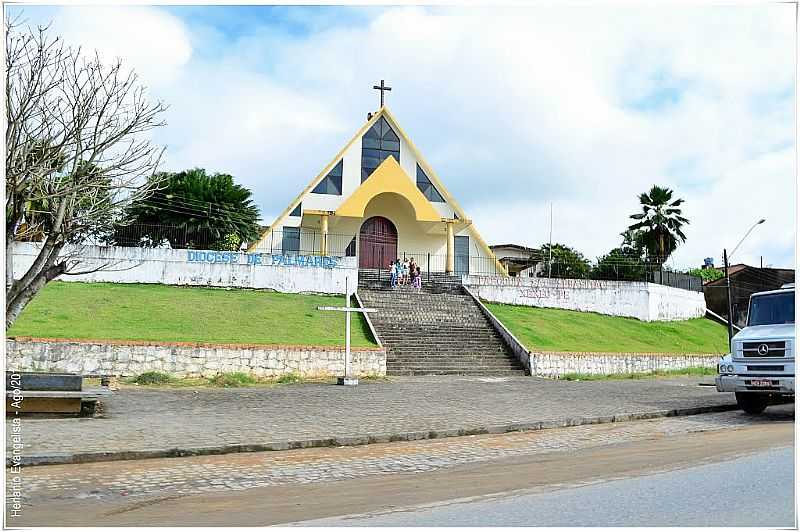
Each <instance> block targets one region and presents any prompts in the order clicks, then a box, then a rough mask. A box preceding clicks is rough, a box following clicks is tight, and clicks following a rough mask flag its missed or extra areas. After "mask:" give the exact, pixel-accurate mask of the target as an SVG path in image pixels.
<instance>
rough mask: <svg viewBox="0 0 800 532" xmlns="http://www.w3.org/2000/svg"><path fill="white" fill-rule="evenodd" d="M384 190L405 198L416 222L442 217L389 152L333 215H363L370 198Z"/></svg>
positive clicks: (438, 219) (431, 220)
mask: <svg viewBox="0 0 800 532" xmlns="http://www.w3.org/2000/svg"><path fill="white" fill-rule="evenodd" d="M387 192H394V193H395V194H399V195H400V196H402V197H404V198H405V199H407V200H408V202H409V203H411V206H412V207H413V208H414V215H415V217H416V220H417V221H418V222H439V221H441V219H442V215H441V214H439V212H438V211H437V210H436V209H435V208H434V206H433V205H431V202H430V201H428V198H426V197H425V196H424V195H423V194H422V192H420V191H419V189H418V188H417V187H416V185H414V183H413V182H412V181H411V179H409V177H408V174H406V173H405V172H404V171H403V169H402V168H400V164H399V163H398V162H397V161H395V159H394V157H392V156H391V155H390V156H389V157H387V158H386V159H384V160H383V162H382V163H381V164H380V165H379V166H378V168H376V169H375V171H374V172H372V174H371V175H370V176H369V177H368V178H367V180H366V181H364V182H363V183H361V186H359V187H358V188H357V189H356V191H355V192H353V193H352V194H351V195H350V197H349V198H347V199H346V200H345V201H344V202H343V203H342V204H341V205H339V208H338V209H336V213H335V214H336V216H347V217H351V218H363V217H364V211H365V210H366V208H367V204H369V202H370V201H371V200H372V198H374V197H375V196H377V195H379V194H384V193H387Z"/></svg>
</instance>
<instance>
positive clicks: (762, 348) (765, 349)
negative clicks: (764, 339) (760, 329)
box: [758, 344, 769, 357]
mask: <svg viewBox="0 0 800 532" xmlns="http://www.w3.org/2000/svg"><path fill="white" fill-rule="evenodd" d="M758 354H759V355H761V356H762V357H765V356H767V355H768V354H769V346H768V345H767V344H761V345H759V346H758Z"/></svg>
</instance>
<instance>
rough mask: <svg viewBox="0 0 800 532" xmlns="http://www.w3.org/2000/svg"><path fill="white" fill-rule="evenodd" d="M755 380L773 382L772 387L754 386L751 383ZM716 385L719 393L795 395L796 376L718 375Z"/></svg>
mask: <svg viewBox="0 0 800 532" xmlns="http://www.w3.org/2000/svg"><path fill="white" fill-rule="evenodd" d="M753 379H756V380H766V379H769V380H771V381H772V386H770V387H766V386H752V385H751V381H752V380H753ZM716 384H717V391H718V392H756V393H775V394H783V395H794V376H791V377H784V376H779V377H749V376H745V375H717V378H716Z"/></svg>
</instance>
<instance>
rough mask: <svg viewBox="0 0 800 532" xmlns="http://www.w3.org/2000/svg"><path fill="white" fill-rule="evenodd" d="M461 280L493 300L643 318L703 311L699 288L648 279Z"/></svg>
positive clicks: (678, 316)
mask: <svg viewBox="0 0 800 532" xmlns="http://www.w3.org/2000/svg"><path fill="white" fill-rule="evenodd" d="M463 281H464V284H465V285H467V286H469V287H470V289H472V291H473V292H474V293H475V294H476V295H477V296H478V297H480V298H481V299H483V300H485V301H491V302H493V303H505V304H510V305H523V306H528V307H545V308H560V309H566V310H578V311H583V312H597V313H599V314H606V315H609V316H625V317H630V318H636V319H639V320H642V321H674V320H687V319H691V318H700V317H703V316H704V315H705V312H706V303H705V297H704V296H703V294H702V292H692V291H689V290H683V289H680V288H673V287H669V286H662V285H658V284H653V283H643V282H629V281H596V280H589V279H547V278H542V277H538V278H537V277H533V278H531V277H488V276H485V277H484V276H475V275H465V276H464V278H463Z"/></svg>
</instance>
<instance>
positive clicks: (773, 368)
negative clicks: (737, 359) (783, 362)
mask: <svg viewBox="0 0 800 532" xmlns="http://www.w3.org/2000/svg"><path fill="white" fill-rule="evenodd" d="M747 371H783V366H747Z"/></svg>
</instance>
